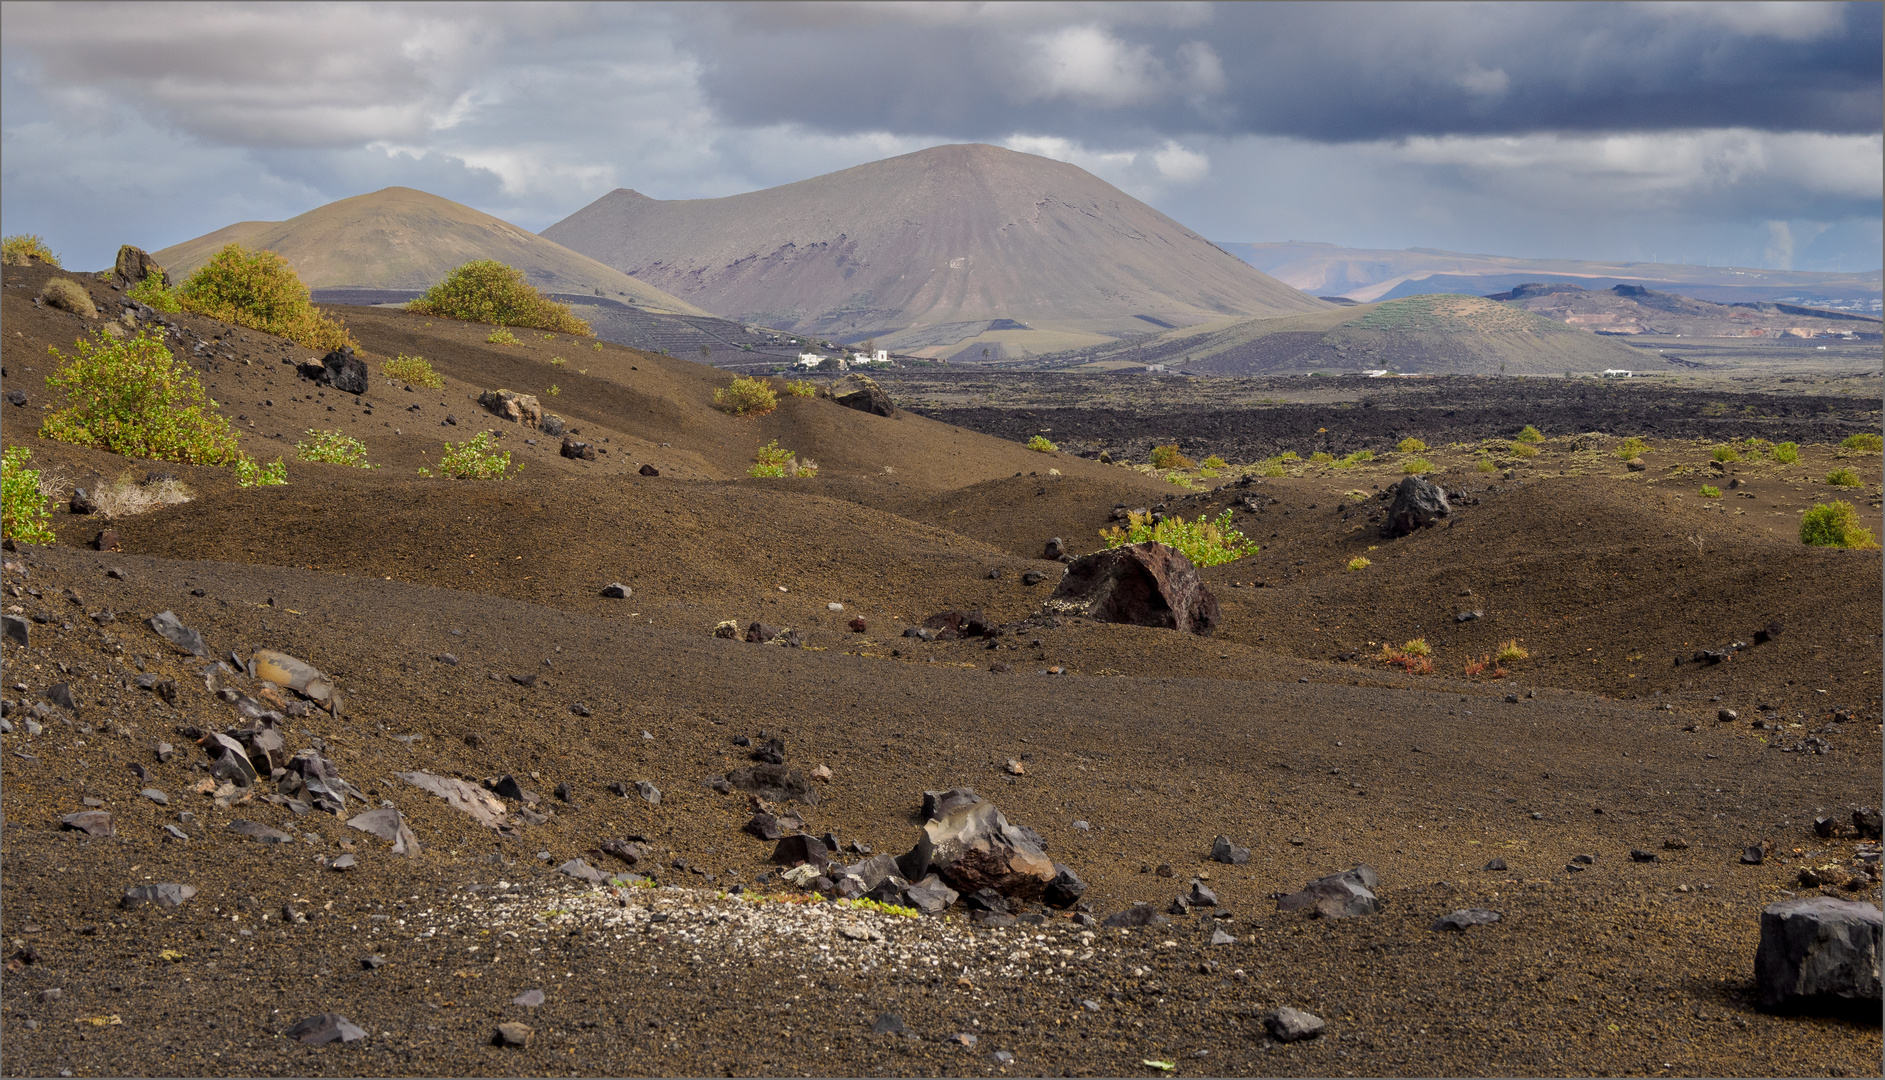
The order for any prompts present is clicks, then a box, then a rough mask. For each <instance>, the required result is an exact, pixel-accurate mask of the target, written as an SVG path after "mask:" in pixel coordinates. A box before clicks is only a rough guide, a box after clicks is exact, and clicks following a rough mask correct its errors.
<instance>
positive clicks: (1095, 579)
mask: <svg viewBox="0 0 1885 1080" xmlns="http://www.w3.org/2000/svg"><path fill="white" fill-rule="evenodd" d="M1042 610H1044V611H1046V612H1047V613H1049V614H1053V615H1073V616H1083V617H1085V618H1088V619H1094V620H1097V621H1099V622H1110V623H1125V624H1126V625H1128V626H1156V627H1161V628H1164V629H1168V630H1187V631H1190V632H1191V633H1194V634H1208V633H1210V632H1211V631H1212V629H1213V628H1215V627H1216V626H1217V619H1218V610H1217V597H1215V596H1213V595H1211V590H1210V589H1207V588H1205V585H1204V581H1203V579H1201V578H1200V577H1199V576H1198V570H1197V568H1196V567H1194V566H1192V565H1191V560H1190V559H1188V558H1186V557H1185V553H1184V552H1182V551H1179V550H1178V549H1177V548H1174V547H1167V546H1166V545H1164V544H1161V543H1158V542H1156V541H1151V542H1147V543H1144V544H1127V545H1125V546H1123V547H1116V548H1111V549H1108V550H1106V551H1096V552H1094V553H1093V554H1091V555H1082V556H1081V557H1080V558H1078V559H1075V560H1074V561H1073V563H1072V565H1070V566H1068V567H1067V575H1066V576H1065V577H1063V578H1061V579H1060V585H1059V587H1058V588H1056V589H1055V590H1054V595H1052V596H1050V597H1048V598H1047V602H1046V603H1045V604H1043V605H1042Z"/></svg>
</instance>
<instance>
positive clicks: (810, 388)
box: [785, 379, 818, 397]
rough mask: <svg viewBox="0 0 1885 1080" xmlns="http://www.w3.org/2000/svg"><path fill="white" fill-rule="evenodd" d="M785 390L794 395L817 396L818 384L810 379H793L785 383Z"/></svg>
mask: <svg viewBox="0 0 1885 1080" xmlns="http://www.w3.org/2000/svg"><path fill="white" fill-rule="evenodd" d="M785 392H786V393H788V394H791V395H792V396H793V397H817V396H818V384H817V383H815V382H813V381H811V380H810V379H793V380H791V381H789V382H787V383H786V384H785Z"/></svg>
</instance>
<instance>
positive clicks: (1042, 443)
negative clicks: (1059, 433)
mask: <svg viewBox="0 0 1885 1080" xmlns="http://www.w3.org/2000/svg"><path fill="white" fill-rule="evenodd" d="M1028 449H1029V450H1036V451H1039V452H1040V453H1043V454H1051V453H1053V452H1054V451H1056V450H1058V449H1060V447H1058V446H1055V445H1054V444H1053V442H1052V441H1051V440H1049V439H1048V437H1047V436H1045V435H1036V436H1034V437H1033V438H1031V439H1029V440H1028Z"/></svg>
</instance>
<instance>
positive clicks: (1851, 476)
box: [1826, 468, 1864, 487]
mask: <svg viewBox="0 0 1885 1080" xmlns="http://www.w3.org/2000/svg"><path fill="white" fill-rule="evenodd" d="M1826 482H1827V483H1829V484H1831V485H1833V486H1834V487H1859V486H1860V485H1861V484H1862V483H1864V481H1862V480H1860V479H1859V474H1858V473H1856V472H1853V471H1852V470H1851V469H1845V468H1840V469H1834V470H1833V471H1832V472H1829V473H1827V474H1826Z"/></svg>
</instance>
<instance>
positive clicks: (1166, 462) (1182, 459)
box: [1152, 443, 1197, 469]
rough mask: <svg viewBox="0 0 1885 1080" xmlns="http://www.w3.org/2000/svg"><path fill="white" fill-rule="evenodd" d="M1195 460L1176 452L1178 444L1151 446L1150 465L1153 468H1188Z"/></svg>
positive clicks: (1194, 463)
mask: <svg viewBox="0 0 1885 1080" xmlns="http://www.w3.org/2000/svg"><path fill="white" fill-rule="evenodd" d="M1196 464H1197V462H1195V461H1193V460H1191V459H1190V458H1188V457H1186V456H1185V455H1183V454H1181V453H1179V452H1178V444H1177V443H1172V444H1170V445H1168V446H1154V447H1153V448H1152V467H1153V468H1154V469H1189V468H1191V467H1192V466H1193V465H1196Z"/></svg>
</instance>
